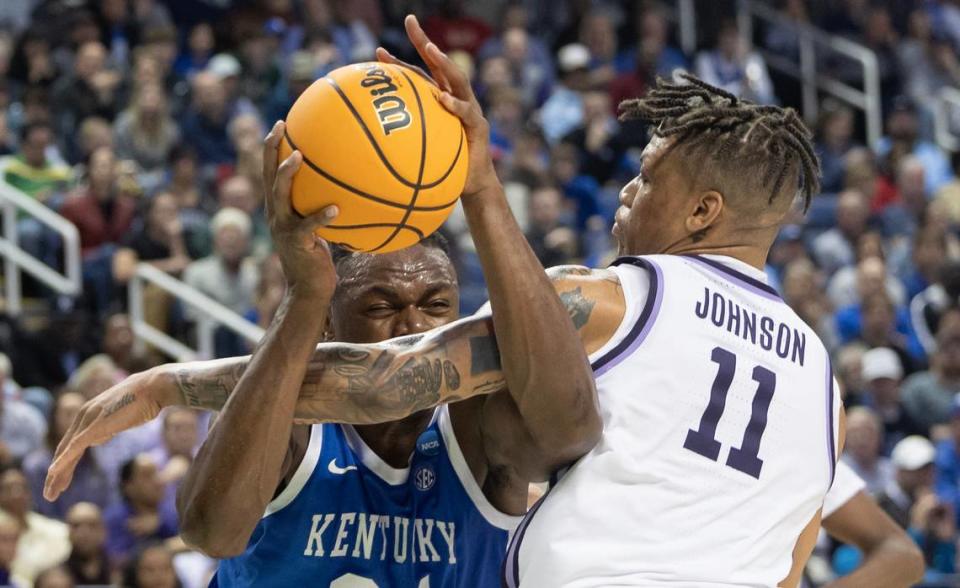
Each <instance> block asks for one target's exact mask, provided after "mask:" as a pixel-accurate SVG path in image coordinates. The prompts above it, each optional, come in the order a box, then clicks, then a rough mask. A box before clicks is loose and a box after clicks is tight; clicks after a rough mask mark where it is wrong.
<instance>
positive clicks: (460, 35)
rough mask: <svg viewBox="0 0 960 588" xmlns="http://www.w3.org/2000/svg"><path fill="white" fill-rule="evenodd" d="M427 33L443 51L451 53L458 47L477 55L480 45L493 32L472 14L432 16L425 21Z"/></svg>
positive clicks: (424, 25) (424, 26) (424, 28)
mask: <svg viewBox="0 0 960 588" xmlns="http://www.w3.org/2000/svg"><path fill="white" fill-rule="evenodd" d="M423 30H424V32H426V33H427V36H429V37H430V38H431V39H433V41H434V42H435V43H436V44H437V47H439V48H440V50H441V51H445V52H447V53H449V52H450V51H456V50H457V49H460V50H463V51H466V52H467V53H469V54H470V55H476V54H477V51H479V50H480V46H481V45H483V42H484V41H486V40H487V39H488V38H489V37H490V35H492V34H493V29H491V28H490V27H489V26H488V25H487V23H485V22H483V21H482V20H480V19H478V18H473V17H472V16H466V15H462V16H458V17H452V18H451V17H445V16H439V15H435V16H431V17H428V18H427V20H426V21H425V22H424V23H423Z"/></svg>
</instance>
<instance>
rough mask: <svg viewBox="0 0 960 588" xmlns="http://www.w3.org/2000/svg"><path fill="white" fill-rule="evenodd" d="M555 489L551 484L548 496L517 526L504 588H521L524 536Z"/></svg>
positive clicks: (506, 563) (507, 564) (544, 496)
mask: <svg viewBox="0 0 960 588" xmlns="http://www.w3.org/2000/svg"><path fill="white" fill-rule="evenodd" d="M551 478H552V476H551ZM553 488H554V486H553V484H552V483H551V485H550V489H549V490H547V492H546V494H544V495H543V496H541V497H540V500H538V501H537V503H536V504H534V505H533V508H531V509H530V511H529V512H528V513H527V515H526V516H525V517H524V518H523V520H522V521H520V524H519V525H518V526H517V531H516V532H515V533H514V534H513V539H511V540H510V545H509V546H508V547H507V556H506V557H505V558H504V560H503V586H504V588H519V586H520V543H521V542H522V541H523V536H524V534H526V532H527V527H529V526H530V521H532V520H533V515H535V514H537V511H538V510H540V506H541V505H542V504H543V501H544V500H546V499H547V496H549V495H550V492H551V491H552V490H553Z"/></svg>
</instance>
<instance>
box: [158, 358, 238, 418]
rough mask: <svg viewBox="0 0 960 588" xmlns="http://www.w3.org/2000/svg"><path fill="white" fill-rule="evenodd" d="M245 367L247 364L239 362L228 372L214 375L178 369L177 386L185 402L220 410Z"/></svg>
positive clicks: (191, 405)
mask: <svg viewBox="0 0 960 588" xmlns="http://www.w3.org/2000/svg"><path fill="white" fill-rule="evenodd" d="M244 368H246V365H245V364H242V363H238V364H237V365H235V366H233V367H232V368H231V369H230V370H229V371H228V372H227V373H223V374H216V375H213V376H211V375H206V374H203V373H199V374H197V373H193V372H191V371H190V370H189V369H179V370H177V371H176V373H175V376H176V382H177V388H178V389H179V390H180V394H181V395H182V396H183V401H184V404H186V405H187V406H190V407H193V408H204V409H208V410H220V409H221V408H223V405H224V404H226V403H227V397H228V396H230V393H231V392H233V389H234V388H235V387H236V385H237V382H239V381H240V376H242V375H243V370H244Z"/></svg>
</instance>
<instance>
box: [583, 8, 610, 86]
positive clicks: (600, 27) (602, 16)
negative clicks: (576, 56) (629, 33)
mask: <svg viewBox="0 0 960 588" xmlns="http://www.w3.org/2000/svg"><path fill="white" fill-rule="evenodd" d="M616 21H617V18H616V14H615V13H614V12H613V11H612V10H611V9H610V8H608V7H605V6H603V5H599V6H595V7H593V8H591V9H590V11H589V12H587V14H586V17H585V18H584V19H583V20H582V21H581V23H580V42H581V43H583V46H584V47H586V48H587V50H588V51H590V66H589V67H590V85H591V87H594V88H606V87H607V86H608V85H609V84H610V82H611V81H613V78H614V77H616V75H617V73H618V72H617V69H616V58H617V22H616Z"/></svg>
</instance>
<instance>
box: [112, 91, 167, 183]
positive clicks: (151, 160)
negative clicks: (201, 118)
mask: <svg viewBox="0 0 960 588" xmlns="http://www.w3.org/2000/svg"><path fill="white" fill-rule="evenodd" d="M113 128H114V135H115V140H114V144H115V146H116V151H117V156H118V157H120V158H123V159H132V160H133V161H135V162H136V163H137V165H139V166H140V169H141V171H142V172H143V173H144V174H145V175H147V176H150V177H151V178H152V184H153V185H156V183H157V182H158V181H159V179H160V178H159V176H160V174H161V173H162V172H163V168H164V166H165V165H166V163H167V161H168V159H169V157H170V152H171V151H172V150H173V148H174V147H175V146H176V145H177V143H179V142H180V128H179V127H178V126H177V122H176V120H174V118H173V117H172V116H171V115H170V108H169V106H168V104H167V96H166V94H165V93H164V90H163V87H162V86H160V85H159V84H156V83H151V84H144V85H141V86H138V87H137V88H136V90H135V92H134V95H133V101H132V102H131V103H130V107H129V108H127V109H126V110H124V111H123V112H122V113H121V114H120V116H119V117H117V121H116V122H115V123H114V127H113Z"/></svg>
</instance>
